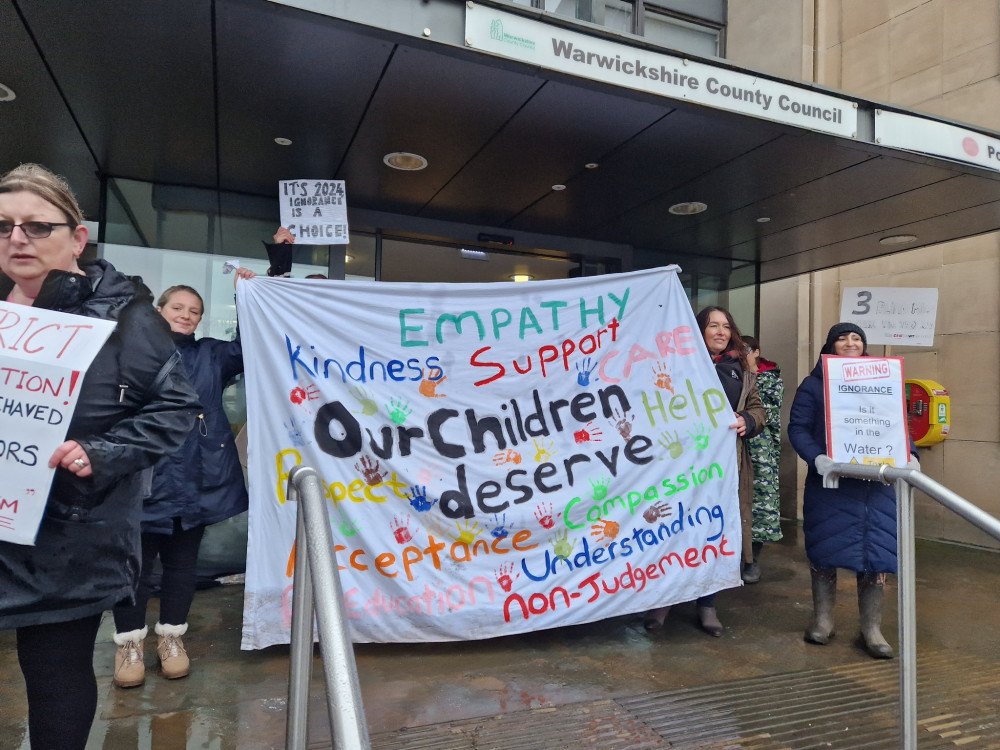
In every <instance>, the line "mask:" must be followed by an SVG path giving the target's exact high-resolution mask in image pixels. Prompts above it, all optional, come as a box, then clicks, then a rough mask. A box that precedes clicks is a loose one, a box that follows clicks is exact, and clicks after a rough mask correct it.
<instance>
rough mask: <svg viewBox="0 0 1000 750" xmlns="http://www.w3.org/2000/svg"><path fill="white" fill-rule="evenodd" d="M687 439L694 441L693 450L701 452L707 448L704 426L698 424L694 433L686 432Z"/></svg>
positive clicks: (706, 435) (706, 434)
mask: <svg viewBox="0 0 1000 750" xmlns="http://www.w3.org/2000/svg"><path fill="white" fill-rule="evenodd" d="M688 437H690V438H691V439H692V440H694V449H695V450H696V451H703V450H705V449H706V448H707V447H708V433H707V432H705V424H704V423H699V424H698V426H697V427H695V430H694V432H691V430H688Z"/></svg>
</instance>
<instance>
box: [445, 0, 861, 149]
mask: <svg viewBox="0 0 1000 750" xmlns="http://www.w3.org/2000/svg"><path fill="white" fill-rule="evenodd" d="M465 43H466V45H468V46H469V47H473V48H475V49H478V50H482V51H484V52H489V53H491V54H494V55H500V56H502V57H507V58H510V59H513V60H520V61H522V62H527V63H531V64H533V65H539V66H541V67H543V68H547V69H549V70H557V71H560V72H562V73H568V74H570V75H575V76H581V77H584V78H590V79H592V80H596V81H602V82H605V83H612V84H615V85H618V86H623V87H625V88H630V89H635V90H638V91H645V92H647V93H650V94H657V95H660V96H665V97H669V98H672V99H685V100H687V101H691V102H695V103H697V104H703V105H705V106H708V107H714V108H716V109H724V110H728V111H730V112H739V113H740V114H745V115H750V116H752V117H759V118H761V119H764V120H773V121H775V122H781V123H785V124H788V125H795V126H798V127H801V128H808V129H809V130H815V131H818V132H821V133H829V134H831V135H839V136H843V137H845V138H854V137H856V135H857V129H858V128H857V123H858V112H857V105H856V104H855V103H854V102H853V101H851V100H849V99H841V98H839V97H835V96H830V95H828V94H820V93H817V92H815V91H812V90H810V89H807V88H802V87H798V86H792V85H789V84H785V83H779V82H777V81H773V80H770V79H767V78H761V77H759V76H756V75H750V74H747V73H741V72H738V71H734V70H729V69H727V68H722V67H716V66H712V65H706V64H705V63H699V62H694V61H692V60H686V59H684V58H680V57H674V56H672V55H665V54H661V53H657V52H651V51H649V50H645V49H638V48H635V47H630V46H628V45H625V44H617V43H615V42H608V41H606V40H604V39H600V38H597V37H593V36H587V35H586V34H580V33H577V32H574V31H569V30H567V29H563V28H560V27H557V26H550V25H548V24H545V23H540V22H538V21H534V20H531V19H529V18H524V17H522V16H518V15H514V14H513V13H504V12H503V11H500V10H497V9H495V8H487V7H480V6H478V5H475V4H471V5H470V6H469V7H468V8H467V10H466V14H465Z"/></svg>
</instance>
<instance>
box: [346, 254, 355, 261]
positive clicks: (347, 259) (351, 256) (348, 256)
mask: <svg viewBox="0 0 1000 750" xmlns="http://www.w3.org/2000/svg"><path fill="white" fill-rule="evenodd" d="M352 260H354V256H353V255H348V254H347V253H344V263H350V262H351V261H352Z"/></svg>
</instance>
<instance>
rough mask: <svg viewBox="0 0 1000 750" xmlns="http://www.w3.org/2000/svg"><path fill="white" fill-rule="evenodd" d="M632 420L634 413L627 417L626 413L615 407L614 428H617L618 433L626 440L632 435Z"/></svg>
mask: <svg viewBox="0 0 1000 750" xmlns="http://www.w3.org/2000/svg"><path fill="white" fill-rule="evenodd" d="M634 420H635V416H634V415H633V416H632V417H629V415H628V414H622V413H621V412H620V411H618V410H617V409H615V429H616V430H618V434H619V435H621V436H622V440H628V439H629V438H630V437H632V422H633V421H634Z"/></svg>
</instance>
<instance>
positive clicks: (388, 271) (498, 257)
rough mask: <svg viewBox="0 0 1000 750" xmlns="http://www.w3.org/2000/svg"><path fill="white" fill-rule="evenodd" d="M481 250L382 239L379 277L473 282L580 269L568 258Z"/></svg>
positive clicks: (558, 275)
mask: <svg viewBox="0 0 1000 750" xmlns="http://www.w3.org/2000/svg"><path fill="white" fill-rule="evenodd" d="M478 249H479V248H477V250H478ZM483 252H485V254H486V260H474V259H469V258H464V257H462V249H461V248H460V247H453V246H446V245H431V244H427V243H422V242H412V241H407V240H396V239H383V240H382V280H383V281H430V282H438V281H446V282H472V283H475V282H486V281H512V279H511V276H513V275H514V274H527V275H529V276H531V277H532V279H566V278H570V277H571V276H574V275H576V274H579V272H580V264H579V263H578V262H576V261H575V260H571V259H569V258H549V257H543V256H540V255H529V254H527V253H500V252H492V251H489V250H486V251H483Z"/></svg>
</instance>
